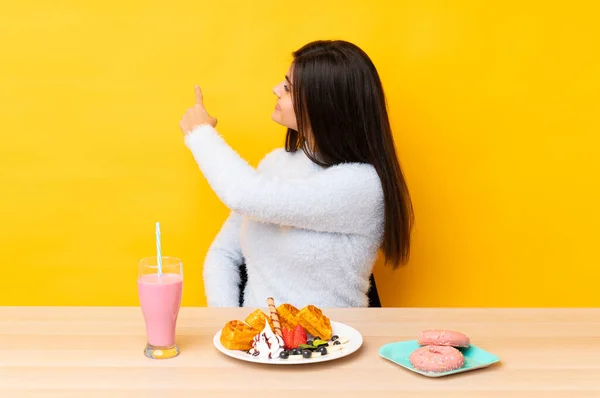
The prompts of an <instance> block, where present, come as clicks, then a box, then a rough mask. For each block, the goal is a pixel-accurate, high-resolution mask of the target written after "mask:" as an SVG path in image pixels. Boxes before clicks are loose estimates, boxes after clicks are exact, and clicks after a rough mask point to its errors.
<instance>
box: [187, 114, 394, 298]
mask: <svg viewBox="0 0 600 398" xmlns="http://www.w3.org/2000/svg"><path fill="white" fill-rule="evenodd" d="M185 143H186V145H187V146H188V148H189V149H190V150H191V152H192V154H193V156H194V159H195V160H196V162H197V163H198V166H199V167H200V170H201V171H202V173H203V174H204V176H205V177H206V179H207V181H208V183H209V184H210V186H211V187H212V189H213V190H214V191H215V193H216V194H217V196H218V197H219V198H220V199H221V200H222V201H223V203H224V204H225V205H226V206H227V207H228V208H229V209H230V210H231V214H230V215H229V217H228V218H227V220H226V221H225V223H224V224H223V226H222V228H221V230H220V232H219V233H218V234H217V236H216V238H215V240H214V241H213V243H212V245H211V246H210V249H209V251H208V253H207V255H206V259H205V263H204V285H205V291H206V297H207V301H208V305H209V306H220V307H224V306H229V307H237V306H238V294H239V292H238V284H239V282H240V275H239V271H238V266H239V265H240V264H241V263H242V262H245V264H246V266H247V269H248V283H247V286H246V290H245V292H244V306H246V307H265V306H266V300H267V298H268V297H273V298H274V299H275V302H276V303H290V304H293V305H294V306H296V307H298V308H302V307H304V306H305V305H307V304H313V305H316V306H319V307H366V306H368V299H367V295H366V294H367V291H368V289H369V276H370V274H371V272H372V268H373V264H374V262H375V259H376V257H377V252H378V249H379V247H380V244H381V241H382V237H383V221H384V205H383V191H382V187H381V182H380V180H379V177H378V175H377V173H376V171H375V169H374V168H373V167H372V166H371V165H368V164H359V163H346V164H341V165H336V166H332V167H328V168H322V167H320V166H318V165H316V164H315V163H313V162H312V161H311V160H310V159H309V158H308V157H307V156H306V155H305V154H304V153H303V152H302V151H301V150H300V151H297V152H295V153H288V152H286V151H285V150H284V149H277V150H275V151H273V152H271V153H270V154H268V155H267V156H266V157H265V158H264V159H263V160H262V161H261V162H260V164H259V166H258V167H257V168H256V169H254V168H252V167H251V166H250V165H248V163H247V162H246V161H245V160H243V159H242V158H240V156H239V155H238V154H237V153H236V152H235V151H234V150H233V149H232V148H231V147H230V146H229V145H228V144H227V143H226V142H225V141H224V140H223V139H222V137H221V136H220V135H219V134H218V132H217V131H216V130H215V129H214V128H213V127H211V126H208V125H203V126H199V127H197V128H196V129H194V131H192V132H191V133H189V134H187V135H186V136H185Z"/></svg>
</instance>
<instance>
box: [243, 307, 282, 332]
mask: <svg viewBox="0 0 600 398" xmlns="http://www.w3.org/2000/svg"><path fill="white" fill-rule="evenodd" d="M245 322H246V323H247V324H248V325H250V326H252V329H256V330H259V331H260V330H263V329H264V328H265V322H269V326H270V327H271V330H275V329H274V328H273V321H272V320H271V318H270V317H269V316H268V315H267V314H265V313H264V312H263V311H262V310H260V309H257V310H255V311H254V312H252V313H251V314H250V315H248V317H247V318H246V320H245Z"/></svg>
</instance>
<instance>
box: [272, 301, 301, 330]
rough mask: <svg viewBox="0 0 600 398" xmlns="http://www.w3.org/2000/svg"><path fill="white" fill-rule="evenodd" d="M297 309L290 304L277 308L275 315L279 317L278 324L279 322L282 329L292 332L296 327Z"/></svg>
mask: <svg viewBox="0 0 600 398" xmlns="http://www.w3.org/2000/svg"><path fill="white" fill-rule="evenodd" d="M298 312H300V311H299V310H298V308H296V307H294V306H293V305H291V304H281V305H280V306H279V307H277V314H278V315H279V322H281V327H282V328H287V329H291V330H294V328H295V327H296V326H298V319H297V316H298Z"/></svg>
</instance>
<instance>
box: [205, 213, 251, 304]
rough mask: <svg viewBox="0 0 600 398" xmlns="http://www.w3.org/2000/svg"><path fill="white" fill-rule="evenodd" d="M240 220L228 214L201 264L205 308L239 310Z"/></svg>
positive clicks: (236, 215)
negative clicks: (234, 308)
mask: <svg viewBox="0 0 600 398" xmlns="http://www.w3.org/2000/svg"><path fill="white" fill-rule="evenodd" d="M241 222H242V216H241V215H240V214H236V213H233V212H232V213H231V214H230V215H229V217H228V218H227V219H226V220H225V222H224V223H223V226H222V227H221V230H220V231H219V233H218V234H217V236H216V237H215V239H214V240H213V242H212V244H211V245H210V248H209V249H208V252H207V254H206V258H205V261H204V271H203V273H204V291H205V294H206V301H207V304H208V306H209V307H238V306H239V301H238V300H239V283H240V271H239V266H240V265H241V264H242V263H243V261H244V258H243V256H242V250H241V248H240V228H241Z"/></svg>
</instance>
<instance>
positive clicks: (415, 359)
mask: <svg viewBox="0 0 600 398" xmlns="http://www.w3.org/2000/svg"><path fill="white" fill-rule="evenodd" d="M409 360H410V363H411V364H412V366H414V367H415V369H418V370H422V371H424V372H433V373H441V372H447V371H450V370H455V369H460V368H462V366H463V365H464V364H465V357H464V356H463V354H462V352H460V351H458V350H457V349H456V348H454V347H448V346H437V345H427V346H425V347H421V348H417V349H416V350H415V351H413V353H412V354H410V357H409Z"/></svg>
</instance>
